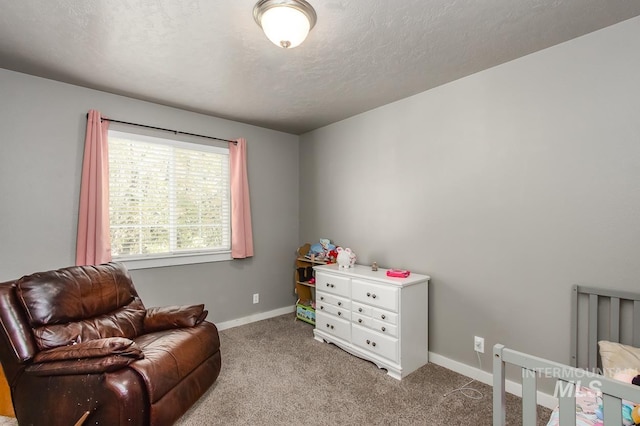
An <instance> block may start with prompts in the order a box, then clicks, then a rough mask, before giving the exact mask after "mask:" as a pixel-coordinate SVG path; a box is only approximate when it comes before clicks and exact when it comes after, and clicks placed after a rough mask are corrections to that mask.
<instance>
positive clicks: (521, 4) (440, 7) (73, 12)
mask: <svg viewBox="0 0 640 426" xmlns="http://www.w3.org/2000/svg"><path fill="white" fill-rule="evenodd" d="M309 1H310V2H311V3H312V5H313V6H314V8H315V9H316V11H317V14H318V23H317V25H316V27H315V28H314V29H313V30H312V31H311V33H310V35H309V38H308V39H307V40H306V41H305V42H304V43H303V44H302V45H301V46H300V47H297V48H295V49H291V50H283V49H280V48H278V47H276V46H274V45H273V44H271V43H270V42H269V41H268V40H267V38H266V37H265V36H264V34H263V33H262V31H261V29H260V28H259V27H258V26H257V25H256V24H255V22H254V21H253V15H252V10H253V5H254V3H255V1H254V0H180V1H176V0H125V1H117V2H116V1H107V0H91V1H86V0H57V1H44V0H0V8H1V9H0V10H1V13H0V67H2V68H6V69H10V70H15V71H20V72H24V73H28V74H33V75H38V76H42V77H46V78H50V79H54V80H60V81H64V82H68V83H72V84H76V85H80V86H86V87H91V88H95V89H99V90H104V91H107V92H113V93H117V94H122V95H127V96H131V97H134V98H139V99H144V100H149V101H152V102H157V103H160V104H165V105H171V106H175V107H179V108H184V109H187V110H191V111H196V112H201V113H205V114H209V115H213V116H217V117H223V118H229V119H232V120H237V121H241V122H245V123H250V124H255V125H258V126H262V127H267V128H272V129H276V130H282V131H286V132H289V133H294V134H300V133H304V132H306V131H309V130H312V129H315V128H318V127H321V126H324V125H326V124H329V123H333V122H336V121H339V120H342V119H344V118H347V117H350V116H353V115H355V114H358V113H361V112H364V111H367V110H370V109H372V108H375V107H378V106H380V105H384V104H386V103H389V102H393V101H395V100H398V99H401V98H404V97H407V96H410V95H413V94H416V93H419V92H422V91H425V90H427V89H430V88H433V87H436V86H438V85H441V84H444V83H447V82H449V81H452V80H455V79H458V78H460V77H464V76H467V75H470V74H473V73H475V72H478V71H481V70H483V69H487V68H489V67H492V66H495V65H498V64H501V63H504V62H506V61H509V60H512V59H515V58H518V57H520V56H524V55H526V54H529V53H532V52H535V51H538V50H540V49H544V48H546V47H549V46H552V45H555V44H558V43H561V42H563V41H566V40H570V39H572V38H575V37H578V36H580V35H583V34H586V33H589V32H592V31H595V30H598V29H600V28H604V27H606V26H609V25H612V24H615V23H617V22H620V21H623V20H626V19H629V18H632V17H634V16H638V15H640V1H637V0H475V1H472V0H467V1H460V0H428V1H427V0H402V1H400V0H333V1H331V0H309ZM125 118H126V117H125Z"/></svg>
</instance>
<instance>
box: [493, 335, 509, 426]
mask: <svg viewBox="0 0 640 426" xmlns="http://www.w3.org/2000/svg"><path fill="white" fill-rule="evenodd" d="M503 349H504V345H500V344H498V345H495V346H494V347H493V426H504V425H505V424H506V423H507V420H506V419H507V399H506V389H505V375H504V364H505V363H504V361H502V350H503Z"/></svg>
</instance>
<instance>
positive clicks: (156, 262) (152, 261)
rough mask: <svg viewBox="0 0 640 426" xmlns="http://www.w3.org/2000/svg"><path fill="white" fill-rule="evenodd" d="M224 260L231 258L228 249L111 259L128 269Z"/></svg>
mask: <svg viewBox="0 0 640 426" xmlns="http://www.w3.org/2000/svg"><path fill="white" fill-rule="evenodd" d="M226 260H231V252H230V251H223V252H216V253H199V254H193V253H191V254H184V255H170V256H164V257H139V258H130V257H129V258H127V257H120V258H114V259H113V261H114V262H120V263H123V264H124V265H125V266H126V267H127V269H129V270H134V269H150V268H162V267H165V266H176V265H193V264H196V263H209V262H223V261H226Z"/></svg>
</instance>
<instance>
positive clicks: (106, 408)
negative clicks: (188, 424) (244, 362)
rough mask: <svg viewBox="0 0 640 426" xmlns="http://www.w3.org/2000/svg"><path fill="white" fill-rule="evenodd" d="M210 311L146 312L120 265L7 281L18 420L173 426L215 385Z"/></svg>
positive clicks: (5, 352)
mask: <svg viewBox="0 0 640 426" xmlns="http://www.w3.org/2000/svg"><path fill="white" fill-rule="evenodd" d="M206 315H207V311H206V310H204V305H193V306H181V307H177V306H174V307H166V308H150V309H145V307H144V305H143V304H142V301H141V300H140V298H139V297H138V293H137V292H136V289H135V288H134V286H133V282H132V281H131V277H130V276H129V273H128V272H127V270H126V269H125V267H124V266H123V265H120V264H117V263H108V264H104V265H99V266H74V267H70V268H64V269H60V270H57V271H49V272H42V273H37V274H32V275H28V276H25V277H22V278H20V279H18V280H15V281H10V282H6V283H0V323H1V324H0V325H1V326H2V327H1V330H0V362H1V363H2V367H3V368H4V371H5V375H6V377H7V380H8V382H9V386H10V388H11V396H12V399H13V406H14V409H15V413H16V417H17V419H18V423H19V424H20V425H21V426H24V425H61V426H62V425H64V426H68V425H73V424H75V423H76V422H77V421H78V420H79V419H81V418H82V417H85V423H84V424H94V425H108V426H112V425H125V424H126V425H136V426H139V425H153V426H160V425H170V424H172V423H174V422H175V421H176V420H177V419H178V418H179V417H180V416H181V415H182V414H184V413H185V412H186V411H187V410H188V409H189V407H191V405H193V403H195V402H196V401H197V400H198V398H200V396H202V394H204V392H205V391H206V390H207V389H208V388H209V387H210V386H211V385H212V384H213V383H214V382H215V380H216V379H217V377H218V374H219V373H220V366H221V364H220V340H219V336H218V330H217V329H216V327H215V325H213V324H211V323H210V322H206V321H204V319H205V317H206Z"/></svg>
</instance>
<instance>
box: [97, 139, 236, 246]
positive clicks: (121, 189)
mask: <svg viewBox="0 0 640 426" xmlns="http://www.w3.org/2000/svg"><path fill="white" fill-rule="evenodd" d="M229 187H230V183H229V150H228V149H226V148H218V147H212V146H208V145H200V144H192V143H186V142H181V141H175V140H169V139H163V138H157V137H150V136H142V135H136V134H130V133H124V132H119V131H111V130H110V131H109V219H110V227H111V252H112V255H113V257H114V259H135V258H149V257H151V258H153V257H167V256H175V255H185V254H189V253H192V254H198V253H212V252H220V251H228V250H230V236H231V226H230V222H231V220H230V194H229V193H230V188H229Z"/></svg>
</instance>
